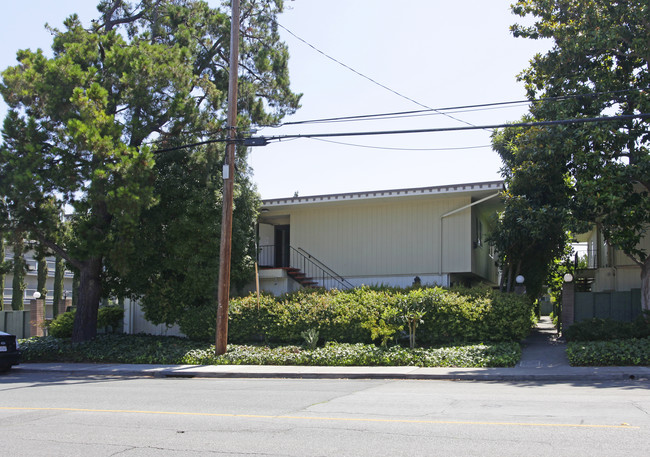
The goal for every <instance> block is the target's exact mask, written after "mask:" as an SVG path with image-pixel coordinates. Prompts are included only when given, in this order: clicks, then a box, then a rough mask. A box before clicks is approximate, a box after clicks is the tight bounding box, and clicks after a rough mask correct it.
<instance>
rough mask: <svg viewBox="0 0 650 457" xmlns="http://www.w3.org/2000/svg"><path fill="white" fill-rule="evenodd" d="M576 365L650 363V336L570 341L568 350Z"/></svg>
mask: <svg viewBox="0 0 650 457" xmlns="http://www.w3.org/2000/svg"><path fill="white" fill-rule="evenodd" d="M566 354H567V357H568V359H569V363H570V364H571V365H574V366H635V365H640V366H646V365H650V338H642V339H627V340H614V341H582V342H577V341H573V342H569V344H568V345H567V351H566Z"/></svg>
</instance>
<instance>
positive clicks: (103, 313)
mask: <svg viewBox="0 0 650 457" xmlns="http://www.w3.org/2000/svg"><path fill="white" fill-rule="evenodd" d="M123 321H124V309H122V308H120V307H119V306H105V307H102V308H99V310H98V312H97V328H104V329H108V330H110V331H112V332H116V331H117V329H118V328H120V327H121V326H122V322H123Z"/></svg>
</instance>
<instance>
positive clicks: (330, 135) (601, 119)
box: [264, 113, 650, 141]
mask: <svg viewBox="0 0 650 457" xmlns="http://www.w3.org/2000/svg"><path fill="white" fill-rule="evenodd" d="M647 118H650V113H641V114H625V115H620V116H601V117H589V118H577V119H563V120H556V121H536V122H517V123H512V124H494V125H473V126H465V127H440V128H430V129H409V130H383V131H374V132H338V133H311V134H297V135H278V136H271V137H264V139H265V140H266V141H277V140H285V139H293V138H336V137H346V136H373V135H404V134H413V133H438V132H455V131H465V130H493V129H500V128H508V127H543V126H556V125H572V124H590V123H596V122H612V121H625V120H632V119H647Z"/></svg>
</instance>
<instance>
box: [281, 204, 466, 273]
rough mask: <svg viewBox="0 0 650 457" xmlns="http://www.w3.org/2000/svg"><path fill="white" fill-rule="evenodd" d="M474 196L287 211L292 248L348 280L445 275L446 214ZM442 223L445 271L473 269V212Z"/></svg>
mask: <svg viewBox="0 0 650 457" xmlns="http://www.w3.org/2000/svg"><path fill="white" fill-rule="evenodd" d="M468 203H470V200H469V197H454V198H449V197H445V198H435V197H426V198H410V199H404V200H403V199H391V200H379V201H373V202H369V201H363V202H347V203H342V202H338V203H337V204H335V205H333V204H316V205H304V206H299V207H293V208H290V209H287V211H288V212H290V216H291V244H292V245H293V246H294V247H301V248H303V249H305V250H307V251H308V252H309V253H310V254H312V255H314V256H315V257H317V258H318V259H320V260H321V261H323V262H324V263H325V264H326V265H328V266H330V267H331V268H333V269H334V270H335V271H336V272H337V273H340V274H342V275H344V276H355V277H363V276H383V275H396V274H402V275H413V276H415V275H422V274H426V273H429V274H432V273H440V272H439V269H440V225H441V216H442V215H443V214H445V213H447V212H449V211H453V210H454V209H457V208H460V207H462V206H464V205H467V204H468ZM442 220H443V223H444V229H443V244H444V248H443V256H444V258H443V270H444V271H443V272H450V271H455V272H469V271H471V251H470V250H471V223H470V221H471V211H470V210H466V211H462V212H459V213H457V214H453V215H450V216H448V217H446V218H444V219H442Z"/></svg>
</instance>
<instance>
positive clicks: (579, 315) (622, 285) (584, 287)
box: [562, 227, 650, 328]
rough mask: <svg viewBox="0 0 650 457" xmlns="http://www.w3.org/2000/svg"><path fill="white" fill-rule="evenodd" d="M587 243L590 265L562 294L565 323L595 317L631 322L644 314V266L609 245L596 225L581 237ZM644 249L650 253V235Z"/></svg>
mask: <svg viewBox="0 0 650 457" xmlns="http://www.w3.org/2000/svg"><path fill="white" fill-rule="evenodd" d="M578 241H579V242H581V243H586V245H587V267H586V268H580V269H576V270H575V272H574V273H575V274H574V277H573V283H572V284H565V286H564V289H563V293H562V295H563V296H562V308H563V309H562V322H563V326H566V327H567V328H568V326H570V325H571V324H572V323H574V322H579V321H583V320H587V319H591V318H594V317H595V318H601V319H614V320H619V321H631V320H634V319H635V318H636V317H637V316H639V315H640V314H641V313H642V309H641V267H640V266H639V265H638V264H636V263H635V262H634V261H633V260H632V259H631V258H630V257H628V256H627V255H626V254H625V253H624V252H622V251H620V250H619V249H616V248H614V247H612V246H609V245H608V244H607V243H606V242H605V240H604V237H603V234H602V232H600V230H598V228H597V227H594V228H593V229H592V230H591V231H590V232H588V233H585V234H582V235H580V236H579V237H578ZM638 247H639V248H640V249H643V250H645V251H646V252H650V237H645V238H644V239H643V240H642V242H641V243H640V245H639V246H638Z"/></svg>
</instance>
